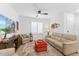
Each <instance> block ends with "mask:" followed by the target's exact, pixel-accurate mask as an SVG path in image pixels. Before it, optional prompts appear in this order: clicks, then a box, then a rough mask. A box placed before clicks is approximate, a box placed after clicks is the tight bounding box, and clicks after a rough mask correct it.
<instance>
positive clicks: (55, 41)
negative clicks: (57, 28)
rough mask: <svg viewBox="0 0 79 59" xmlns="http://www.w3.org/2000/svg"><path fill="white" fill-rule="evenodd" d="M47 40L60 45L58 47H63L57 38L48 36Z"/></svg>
mask: <svg viewBox="0 0 79 59" xmlns="http://www.w3.org/2000/svg"><path fill="white" fill-rule="evenodd" d="M48 40H49V41H50V42H52V43H53V44H55V45H56V46H58V47H60V48H63V43H62V42H60V41H58V40H55V39H51V38H48Z"/></svg>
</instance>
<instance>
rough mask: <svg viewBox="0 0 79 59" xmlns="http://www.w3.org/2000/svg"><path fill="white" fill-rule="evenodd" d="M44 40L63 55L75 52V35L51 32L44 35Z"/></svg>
mask: <svg viewBox="0 0 79 59" xmlns="http://www.w3.org/2000/svg"><path fill="white" fill-rule="evenodd" d="M46 41H47V42H48V43H49V44H51V45H52V46H53V47H55V48H56V49H57V50H58V51H60V52H61V53H63V55H71V54H73V53H76V52H77V43H78V42H77V40H76V36H75V35H69V34H61V33H53V34H52V35H49V36H46Z"/></svg>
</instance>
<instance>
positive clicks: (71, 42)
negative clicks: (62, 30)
mask: <svg viewBox="0 0 79 59" xmlns="http://www.w3.org/2000/svg"><path fill="white" fill-rule="evenodd" d="M75 43H78V41H69V42H64V43H63V44H64V45H65V44H75Z"/></svg>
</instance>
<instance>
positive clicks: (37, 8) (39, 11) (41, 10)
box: [33, 4, 48, 17]
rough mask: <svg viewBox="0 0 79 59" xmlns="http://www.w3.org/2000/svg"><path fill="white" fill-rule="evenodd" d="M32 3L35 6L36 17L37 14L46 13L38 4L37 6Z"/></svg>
mask: <svg viewBox="0 0 79 59" xmlns="http://www.w3.org/2000/svg"><path fill="white" fill-rule="evenodd" d="M33 5H34V7H35V10H34V11H35V12H36V14H37V15H36V17H38V16H39V15H48V13H47V12H44V9H42V8H39V7H38V6H37V4H33Z"/></svg>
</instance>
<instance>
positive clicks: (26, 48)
mask: <svg viewBox="0 0 79 59" xmlns="http://www.w3.org/2000/svg"><path fill="white" fill-rule="evenodd" d="M16 53H17V54H18V55H19V56H63V54H62V53H60V52H59V51H57V50H56V49H55V48H54V47H52V46H51V45H49V44H48V50H47V51H44V52H40V53H38V52H36V51H35V49H34V42H29V43H26V44H24V45H21V46H20V47H19V48H18V50H17V52H16ZM71 56H79V54H72V55H71Z"/></svg>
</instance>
